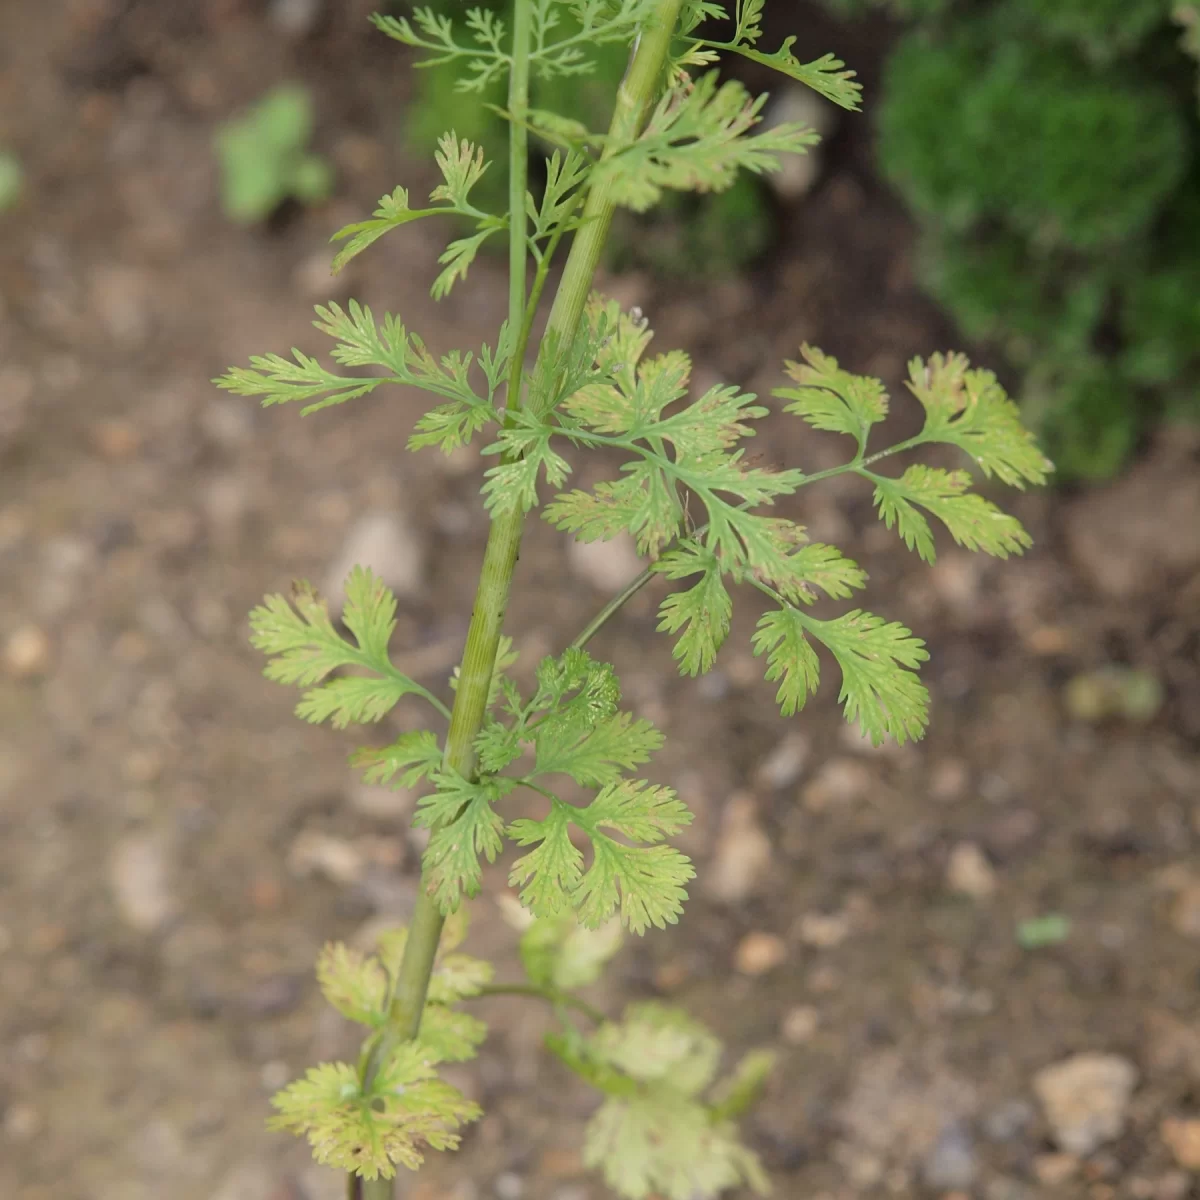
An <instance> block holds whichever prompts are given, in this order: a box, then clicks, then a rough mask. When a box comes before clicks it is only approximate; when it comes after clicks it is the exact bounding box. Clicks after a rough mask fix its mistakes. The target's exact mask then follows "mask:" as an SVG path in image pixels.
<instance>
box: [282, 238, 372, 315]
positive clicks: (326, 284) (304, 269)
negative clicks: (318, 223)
mask: <svg viewBox="0 0 1200 1200" xmlns="http://www.w3.org/2000/svg"><path fill="white" fill-rule="evenodd" d="M332 268H333V255H332V254H331V253H330V252H329V251H328V250H324V249H322V250H318V251H316V252H315V253H313V254H310V255H309V256H308V257H307V258H306V259H303V260H302V261H301V262H300V263H299V264H298V265H297V266H296V268H295V270H294V271H293V272H292V284H293V285H294V287H295V289H296V292H297V293H298V294H299V295H300V296H301V298H303V299H304V300H309V301H312V302H313V303H318V302H325V301H328V300H342V299H345V298H346V297H347V296H349V295H350V294H351V292H353V291H354V290H355V289H356V287H357V284H358V271H357V270H356V266H355V264H354V263H351V264H350V265H348V266H347V267H345V268H343V269H342V270H341V271H339V272H338V273H337V274H336V275H335V274H334V273H333V269H332Z"/></svg>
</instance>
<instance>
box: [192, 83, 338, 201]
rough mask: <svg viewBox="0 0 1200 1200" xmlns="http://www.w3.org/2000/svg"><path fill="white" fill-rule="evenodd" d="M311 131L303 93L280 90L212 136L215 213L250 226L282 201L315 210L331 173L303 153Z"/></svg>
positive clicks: (322, 163)
mask: <svg viewBox="0 0 1200 1200" xmlns="http://www.w3.org/2000/svg"><path fill="white" fill-rule="evenodd" d="M312 126H313V114H312V100H311V98H310V97H309V94H308V92H307V91H306V90H305V89H304V88H302V87H300V86H298V85H285V86H281V87H277V88H275V89H274V90H273V91H270V92H268V93H267V94H266V95H265V96H264V97H263V98H262V99H261V100H260V101H259V102H258V103H257V104H256V105H255V106H254V107H253V108H251V109H250V111H249V112H247V113H246V114H245V115H243V116H241V117H239V118H237V119H236V120H233V121H230V122H228V123H227V124H225V125H222V126H221V128H220V129H219V130H217V134H216V140H215V145H216V151H217V157H218V159H219V161H220V164H221V207H222V209H223V210H224V212H225V215H226V216H227V217H228V218H229V219H230V220H231V221H237V222H239V223H241V224H253V223H254V222H256V221H261V220H263V219H264V218H266V217H269V216H270V215H271V213H273V212H274V211H275V210H276V209H277V208H278V207H279V206H280V204H282V203H283V202H284V201H285V200H289V199H296V200H299V201H300V202H301V203H303V204H315V203H317V202H318V201H321V200H324V199H325V198H326V197H327V196H328V195H329V193H330V191H331V190H332V189H333V172H332V170H331V169H330V167H329V164H328V163H327V162H326V161H325V160H324V159H323V158H320V157H318V156H317V155H315V154H310V153H309V152H308V150H307V147H308V143H309V139H310V138H311V137H312Z"/></svg>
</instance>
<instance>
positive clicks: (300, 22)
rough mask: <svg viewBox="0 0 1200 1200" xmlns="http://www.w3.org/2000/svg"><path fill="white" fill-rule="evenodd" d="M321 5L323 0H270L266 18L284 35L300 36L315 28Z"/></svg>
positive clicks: (319, 17)
mask: <svg viewBox="0 0 1200 1200" xmlns="http://www.w3.org/2000/svg"><path fill="white" fill-rule="evenodd" d="M322 7H323V0H271V3H270V7H269V8H268V9H267V20H268V21H269V22H270V23H271V26H272V28H273V29H275V30H276V32H278V33H281V34H283V36H284V37H290V38H302V37H306V36H307V35H308V34H310V33H312V31H313V30H314V29H315V28H316V25H317V22H318V21H319V20H320V19H321V10H322Z"/></svg>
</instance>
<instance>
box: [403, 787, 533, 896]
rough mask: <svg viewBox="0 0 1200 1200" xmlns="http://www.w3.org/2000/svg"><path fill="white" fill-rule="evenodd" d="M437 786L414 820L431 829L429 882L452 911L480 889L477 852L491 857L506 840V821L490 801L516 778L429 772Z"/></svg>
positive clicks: (427, 851)
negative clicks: (475, 777) (469, 778)
mask: <svg viewBox="0 0 1200 1200" xmlns="http://www.w3.org/2000/svg"><path fill="white" fill-rule="evenodd" d="M433 782H434V783H435V784H436V785H437V789H438V790H437V791H436V792H433V793H432V794H430V795H428V796H424V797H422V799H421V801H420V804H419V807H418V809H417V814H416V816H415V817H414V818H413V824H414V825H416V826H417V827H418V828H420V829H430V830H432V831H433V833H432V836H431V837H430V839H429V845H428V846H426V847H425V856H424V866H425V870H426V873H427V882H428V885H429V887H430V890H431V892H432V894H433V896H434V898H435V899H436V900H437V902H438V906H439V907H440V908H441V909H442V911H443V912H447V913H449V912H453V911H454V910H455V909H456V908H457V907H458V905H459V903H460V902H461V900H462V897H463V895H464V894H465V895H467V896H475V895H477V894H478V893H479V887H480V883H481V881H482V878H483V870H482V867H481V865H480V861H479V860H480V857H481V856H482V857H484V858H486V859H487V860H488V862H495V861H496V856H497V855H498V854H499V853H500V850H501V848H502V846H503V844H504V842H503V838H502V837H501V834H502V833H503V831H504V820H503V818H502V817H501V816H500V814H499V813H497V812H496V810H495V808H494V807H493V805H494V804H495V802H496V801H497V800H499V799H500V798H501V797H502V796H503V795H505V794H506V793H507V792H510V791H512V789H513V788H514V787H515V786H516V783H515V781H514V780H512V779H507V778H504V777H503V776H488V777H485V778H483V779H480V780H479V781H472V780H468V779H464V778H463V777H462V776H461V775H455V774H453V773H452V772H450V771H443V772H439V773H438V774H437V775H435V776H434V777H433Z"/></svg>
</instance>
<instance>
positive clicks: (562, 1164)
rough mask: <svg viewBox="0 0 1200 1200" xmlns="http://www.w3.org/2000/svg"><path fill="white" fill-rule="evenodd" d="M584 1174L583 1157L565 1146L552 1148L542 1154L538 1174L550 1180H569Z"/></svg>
mask: <svg viewBox="0 0 1200 1200" xmlns="http://www.w3.org/2000/svg"><path fill="white" fill-rule="evenodd" d="M583 1172H584V1165H583V1155H582V1154H580V1152H579V1151H578V1150H575V1149H572V1148H570V1147H566V1146H553V1147H551V1148H550V1149H549V1150H544V1151H543V1152H542V1157H541V1159H540V1161H539V1163H538V1173H539V1174H540V1175H543V1176H545V1177H547V1178H550V1179H570V1178H571V1177H572V1176H574V1175H582V1174H583Z"/></svg>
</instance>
